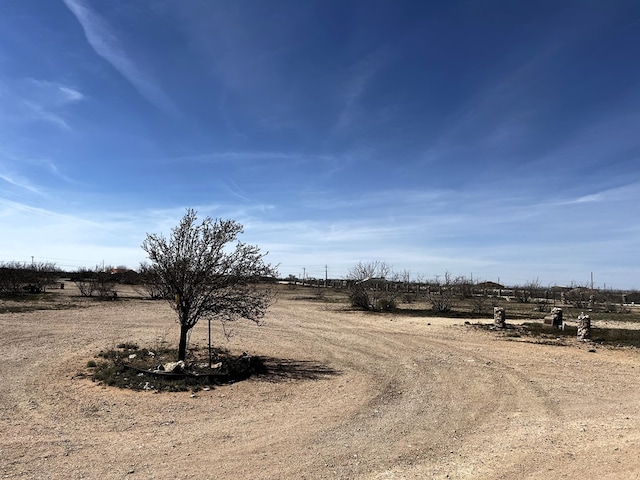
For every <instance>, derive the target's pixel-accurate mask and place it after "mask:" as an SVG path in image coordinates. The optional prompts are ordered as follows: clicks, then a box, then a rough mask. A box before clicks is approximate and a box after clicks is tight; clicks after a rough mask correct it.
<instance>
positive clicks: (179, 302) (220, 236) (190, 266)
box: [142, 209, 277, 360]
mask: <svg viewBox="0 0 640 480" xmlns="http://www.w3.org/2000/svg"><path fill="white" fill-rule="evenodd" d="M196 222H197V215H196V212H195V210H193V209H188V210H187V213H186V214H185V215H184V217H183V218H182V220H180V224H179V225H178V226H177V227H175V228H173V229H172V230H171V236H170V237H169V238H168V239H167V238H165V237H164V236H163V235H156V234H147V238H146V239H145V240H144V242H143V243H142V249H143V250H144V251H145V252H147V254H148V256H149V260H150V261H151V266H150V268H152V269H153V270H154V272H155V274H156V275H157V276H158V278H159V279H160V282H161V285H162V291H164V292H167V293H168V294H170V299H169V303H170V305H171V306H172V308H173V309H174V310H175V311H176V313H177V314H178V319H177V321H178V323H179V324H180V342H179V346H178V360H184V359H185V356H186V350H187V335H188V333H189V331H190V330H191V329H192V328H193V327H194V326H195V325H196V323H198V320H200V319H201V318H206V317H210V318H216V319H218V320H220V321H221V322H222V324H223V326H224V323H225V322H228V321H232V320H235V319H237V318H246V319H249V320H252V321H254V322H258V321H259V320H260V318H262V317H263V316H264V314H265V313H266V310H267V308H268V307H269V305H270V304H271V301H272V298H273V295H272V292H271V291H269V290H268V289H265V288H259V287H258V286H257V281H258V280H260V279H261V278H264V277H274V276H276V275H277V272H276V269H275V268H274V267H272V266H271V265H269V264H265V263H264V256H265V255H266V254H263V253H261V252H260V249H259V248H258V247H257V246H254V245H247V244H245V243H242V242H240V241H237V242H236V239H237V236H238V235H239V234H240V233H242V231H243V228H242V225H240V224H239V223H237V222H235V221H234V220H220V219H217V220H215V221H214V220H212V219H211V218H210V217H206V218H205V219H204V220H203V221H202V222H201V223H196ZM231 242H236V244H235V249H230V248H229V247H228V244H229V243H231Z"/></svg>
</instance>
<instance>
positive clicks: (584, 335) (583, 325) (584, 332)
mask: <svg viewBox="0 0 640 480" xmlns="http://www.w3.org/2000/svg"><path fill="white" fill-rule="evenodd" d="M590 337H591V318H590V317H589V315H585V314H584V312H582V313H581V314H580V315H578V339H580V340H587V339H588V338H590Z"/></svg>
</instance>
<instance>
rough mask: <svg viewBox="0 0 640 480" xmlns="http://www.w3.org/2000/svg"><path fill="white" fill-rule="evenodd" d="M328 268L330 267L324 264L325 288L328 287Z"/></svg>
mask: <svg viewBox="0 0 640 480" xmlns="http://www.w3.org/2000/svg"><path fill="white" fill-rule="evenodd" d="M328 269H329V267H328V266H327V265H325V266H324V288H327V279H328V278H329V277H328V273H327V272H328V271H329V270H328Z"/></svg>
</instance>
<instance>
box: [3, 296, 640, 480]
mask: <svg viewBox="0 0 640 480" xmlns="http://www.w3.org/2000/svg"><path fill="white" fill-rule="evenodd" d="M70 290H71V289H70V288H68V289H67V292H69V291H70ZM302 293H303V292H301V291H300V290H298V291H294V292H285V294H284V295H281V296H280V298H279V300H278V302H277V303H276V304H275V305H274V306H273V307H272V309H271V311H270V313H269V314H268V316H267V318H266V319H265V321H266V322H265V323H266V325H264V326H262V327H258V326H256V325H254V324H251V323H238V324H237V325H236V326H235V327H234V328H235V336H234V337H233V338H232V339H231V341H230V342H227V341H226V340H225V339H224V337H223V336H222V334H221V332H220V331H219V329H215V330H214V333H215V335H214V341H215V342H216V344H218V345H223V346H225V347H227V348H229V349H230V350H231V351H233V352H237V353H240V352H242V351H243V350H244V351H247V352H249V353H250V354H252V355H261V356H267V357H273V358H276V359H280V360H279V361H280V363H281V365H282V368H281V369H280V370H279V371H278V372H277V374H273V375H267V376H265V377H260V378H252V379H250V380H247V381H243V382H239V383H236V384H233V385H224V386H219V387H216V388H214V389H211V390H210V391H199V392H197V393H195V394H194V393H192V392H182V393H161V394H157V393H153V392H134V391H127V390H119V389H115V388H105V387H102V386H100V385H98V384H96V383H93V382H92V381H91V380H90V379H88V378H86V377H82V376H81V375H78V374H79V373H81V372H83V371H86V368H85V367H86V364H87V361H89V360H91V359H93V358H94V356H95V354H97V353H98V352H99V351H100V350H101V349H104V348H109V347H113V346H114V345H116V344H117V343H118V342H122V341H134V342H137V343H138V344H140V345H141V346H153V345H154V344H157V343H158V342H160V341H162V340H163V339H166V340H167V341H168V342H176V343H177V333H178V328H177V325H176V324H175V322H174V317H173V312H172V311H171V310H170V308H169V306H168V305H167V304H166V303H164V302H151V301H145V300H141V299H122V300H119V301H114V302H104V303H94V302H91V303H86V304H84V305H82V307H81V308H71V309H61V310H60V309H58V310H39V311H32V312H24V313H4V314H1V315H0V345H1V348H0V375H1V377H0V378H1V381H2V383H1V385H0V433H1V437H0V478H29V479H48V478H56V479H57V478H60V479H76V478H96V479H137V478H140V479H150V478H157V479H178V478H194V479H196V478H197V479H206V478H222V479H235V478H242V479H276V478H278V479H320V478H327V479H423V478H443V479H444V478H451V479H471V478H474V479H475V478H481V479H513V478H519V479H525V478H535V479H540V478H545V479H546V478H554V479H557V478H570V479H575V478H580V479H606V478H609V479H625V478H640V455H639V454H640V352H639V351H638V350H636V349H633V348H609V347H604V346H601V345H591V344H584V343H578V342H577V341H575V342H569V344H568V345H566V346H556V345H545V344H535V343H531V342H526V341H523V339H522V338H505V337H501V336H499V335H496V334H495V332H488V331H482V330H480V329H475V328H471V327H469V326H468V325H465V324H464V320H459V319H441V318H421V317H416V316H413V317H411V316H402V315H398V314H374V315H372V314H364V313H359V312H350V311H347V310H346V309H345V304H339V303H327V302H322V301H318V300H315V299H313V298H308V299H296V298H295V297H296V295H298V296H299V295H301V294H302ZM67 295H69V293H67ZM67 298H68V299H69V300H68V301H70V302H80V300H78V299H74V298H73V297H70V296H69V297H67ZM80 303H82V302H80ZM507 314H508V312H507ZM484 322H485V323H490V322H491V320H490V319H489V318H487V319H486V320H485V321H484ZM206 338H207V327H206V323H205V322H202V323H201V324H198V325H197V326H196V327H195V330H194V332H193V334H192V337H191V343H192V344H199V345H201V346H204V345H206ZM594 348H595V352H590V351H589V350H590V349H591V350H592V349H594Z"/></svg>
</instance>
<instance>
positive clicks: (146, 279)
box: [136, 262, 171, 300]
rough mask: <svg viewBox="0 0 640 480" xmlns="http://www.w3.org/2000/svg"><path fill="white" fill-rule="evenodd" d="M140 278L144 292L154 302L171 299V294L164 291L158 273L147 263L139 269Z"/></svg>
mask: <svg viewBox="0 0 640 480" xmlns="http://www.w3.org/2000/svg"><path fill="white" fill-rule="evenodd" d="M138 278H139V280H140V286H141V287H142V290H143V291H144V292H145V293H146V294H147V295H148V296H149V298H151V299H152V300H156V299H161V298H165V299H168V298H170V297H171V294H170V293H168V292H166V291H165V290H164V284H163V283H162V279H161V278H160V276H159V275H158V274H157V273H156V270H155V269H154V268H153V267H152V266H151V265H149V264H148V263H147V262H143V263H141V264H140V267H139V268H138ZM136 290H137V288H136Z"/></svg>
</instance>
